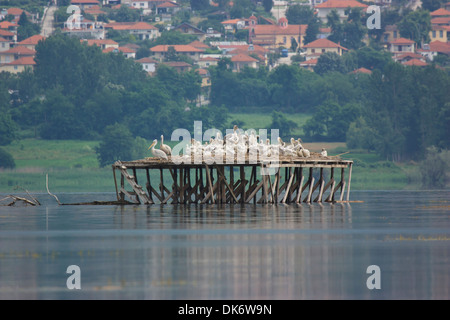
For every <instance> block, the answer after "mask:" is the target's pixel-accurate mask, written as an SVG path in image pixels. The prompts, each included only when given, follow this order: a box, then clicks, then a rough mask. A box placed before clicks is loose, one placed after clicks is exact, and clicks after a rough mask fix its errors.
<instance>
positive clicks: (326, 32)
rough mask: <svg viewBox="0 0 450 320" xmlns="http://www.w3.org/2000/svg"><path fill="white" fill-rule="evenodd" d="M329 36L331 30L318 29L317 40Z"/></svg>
mask: <svg viewBox="0 0 450 320" xmlns="http://www.w3.org/2000/svg"><path fill="white" fill-rule="evenodd" d="M330 35H331V28H329V27H328V28H319V33H318V34H317V39H326V38H328V37H329V36H330Z"/></svg>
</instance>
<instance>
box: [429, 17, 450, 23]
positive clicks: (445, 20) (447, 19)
mask: <svg viewBox="0 0 450 320" xmlns="http://www.w3.org/2000/svg"><path fill="white" fill-rule="evenodd" d="M449 23H450V17H437V18H433V19H431V24H449Z"/></svg>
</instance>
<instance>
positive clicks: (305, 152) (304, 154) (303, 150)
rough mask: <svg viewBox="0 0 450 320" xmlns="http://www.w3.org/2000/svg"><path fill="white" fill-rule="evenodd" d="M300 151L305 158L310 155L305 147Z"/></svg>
mask: <svg viewBox="0 0 450 320" xmlns="http://www.w3.org/2000/svg"><path fill="white" fill-rule="evenodd" d="M302 153H303V156H304V157H305V158H308V157H309V156H310V155H311V153H310V152H309V150H308V149H305V148H303V149H302Z"/></svg>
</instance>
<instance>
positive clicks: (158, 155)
mask: <svg viewBox="0 0 450 320" xmlns="http://www.w3.org/2000/svg"><path fill="white" fill-rule="evenodd" d="M157 143H158V140H156V139H155V140H153V143H152V145H151V146H150V147H148V148H149V149H152V154H153V156H155V157H156V158H158V159H164V160H169V159H168V158H167V154H166V153H165V152H164V151H162V150H160V149H155V145H156V144H157Z"/></svg>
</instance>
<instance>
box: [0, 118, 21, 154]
mask: <svg viewBox="0 0 450 320" xmlns="http://www.w3.org/2000/svg"><path fill="white" fill-rule="evenodd" d="M18 129H19V128H18V126H17V124H16V123H15V122H14V120H13V119H12V118H11V115H10V114H8V113H5V112H2V113H0V146H6V145H8V144H10V143H11V142H13V141H14V140H15V139H16V138H17V132H18Z"/></svg>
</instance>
